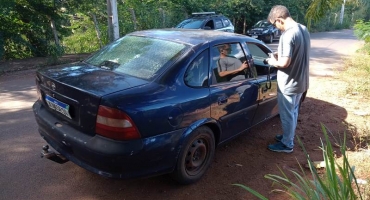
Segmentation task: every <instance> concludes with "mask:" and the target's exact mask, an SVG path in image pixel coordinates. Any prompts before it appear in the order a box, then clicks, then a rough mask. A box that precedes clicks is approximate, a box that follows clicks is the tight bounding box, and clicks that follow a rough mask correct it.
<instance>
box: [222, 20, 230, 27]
mask: <svg viewBox="0 0 370 200" xmlns="http://www.w3.org/2000/svg"><path fill="white" fill-rule="evenodd" d="M223 23H224V26H225V27H227V26H229V25H230V21H229V20H228V19H223Z"/></svg>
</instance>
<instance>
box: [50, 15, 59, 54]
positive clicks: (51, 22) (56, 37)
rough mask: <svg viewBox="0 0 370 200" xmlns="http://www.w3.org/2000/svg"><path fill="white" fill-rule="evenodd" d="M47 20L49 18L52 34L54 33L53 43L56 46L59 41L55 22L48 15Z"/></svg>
mask: <svg viewBox="0 0 370 200" xmlns="http://www.w3.org/2000/svg"><path fill="white" fill-rule="evenodd" d="M49 20H50V26H51V29H52V30H53V34H54V40H55V45H56V46H57V47H60V42H59V38H58V32H57V29H56V27H55V22H54V20H53V19H51V18H50V17H49Z"/></svg>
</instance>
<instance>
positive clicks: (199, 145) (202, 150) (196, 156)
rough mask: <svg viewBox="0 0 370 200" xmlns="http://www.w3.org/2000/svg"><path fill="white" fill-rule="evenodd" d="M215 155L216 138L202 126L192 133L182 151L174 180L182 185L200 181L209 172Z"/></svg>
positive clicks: (173, 174)
mask: <svg viewBox="0 0 370 200" xmlns="http://www.w3.org/2000/svg"><path fill="white" fill-rule="evenodd" d="M214 154H215V137H214V135H213V132H212V130H211V129H210V128H208V127H206V126H202V127H199V128H197V129H196V130H194V131H193V133H191V135H190V136H189V137H188V139H187V140H186V142H185V143H184V145H183V148H182V149H181V151H180V155H179V158H178V160H177V164H176V168H175V171H174V172H173V173H172V174H171V176H172V178H173V179H175V180H176V181H177V182H179V183H181V184H190V183H194V182H196V181H198V180H199V179H200V178H201V177H202V176H203V175H204V174H205V172H206V171H207V169H208V167H209V166H210V164H211V162H212V160H213V157H214Z"/></svg>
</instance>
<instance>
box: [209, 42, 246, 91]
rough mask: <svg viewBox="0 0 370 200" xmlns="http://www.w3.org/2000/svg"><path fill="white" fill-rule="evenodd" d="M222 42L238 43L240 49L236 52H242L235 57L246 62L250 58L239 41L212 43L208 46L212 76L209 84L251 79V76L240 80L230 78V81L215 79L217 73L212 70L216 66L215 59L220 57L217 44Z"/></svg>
mask: <svg viewBox="0 0 370 200" xmlns="http://www.w3.org/2000/svg"><path fill="white" fill-rule="evenodd" d="M223 44H231V45H235V44H238V45H239V47H240V50H239V52H238V53H242V54H243V55H241V56H240V57H236V58H237V59H239V60H241V59H242V60H246V61H247V62H248V63H249V62H250V60H249V58H248V54H247V52H246V49H245V46H244V45H243V43H242V42H240V41H236V42H235V41H233V42H222V43H217V44H214V45H212V46H210V58H209V59H210V62H209V63H210V74H211V76H212V77H211V79H210V80H211V86H214V85H222V84H228V83H234V82H241V81H245V80H249V79H253V77H252V78H245V79H242V80H232V81H231V80H230V81H221V82H218V81H217V75H216V74H215V71H214V70H215V69H216V70H217V66H218V65H217V61H218V59H219V57H220V52H219V51H218V49H217V46H220V45H223ZM234 49H235V48H234ZM236 49H237V48H236ZM216 50H217V55H216V53H215V52H216ZM234 55H237V54H234ZM216 57H217V59H216V60H215V58H216ZM215 66H216V67H215Z"/></svg>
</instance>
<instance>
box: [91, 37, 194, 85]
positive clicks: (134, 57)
mask: <svg viewBox="0 0 370 200" xmlns="http://www.w3.org/2000/svg"><path fill="white" fill-rule="evenodd" d="M186 49H187V46H186V45H185V44H181V43H175V42H171V41H166V40H160V39H155V38H147V37H138V36H125V37H123V38H121V39H118V40H117V41H115V42H113V43H111V44H109V45H107V46H106V47H105V48H103V49H102V50H100V51H98V52H97V53H95V54H94V55H92V56H91V57H89V58H88V59H87V60H86V62H87V63H89V64H92V65H95V66H99V67H101V68H102V69H107V70H112V71H114V72H117V73H122V74H127V75H130V76H135V77H138V78H142V79H147V80H149V79H153V78H154V77H155V76H157V75H158V74H159V73H160V72H161V70H163V69H164V68H166V66H169V65H171V64H172V63H173V62H174V61H175V60H177V58H178V57H179V56H180V55H181V54H182V53H183V52H184V51H185V50H186Z"/></svg>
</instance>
